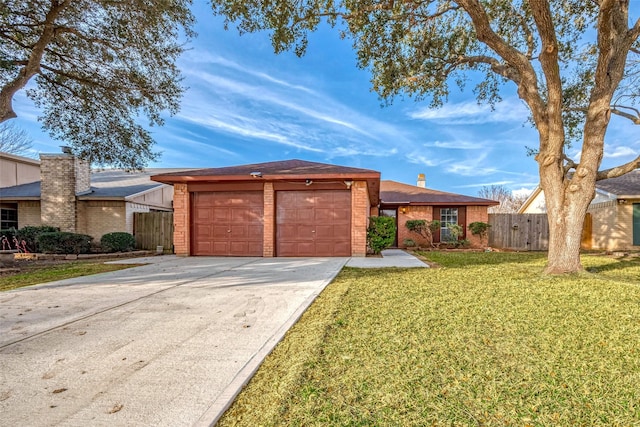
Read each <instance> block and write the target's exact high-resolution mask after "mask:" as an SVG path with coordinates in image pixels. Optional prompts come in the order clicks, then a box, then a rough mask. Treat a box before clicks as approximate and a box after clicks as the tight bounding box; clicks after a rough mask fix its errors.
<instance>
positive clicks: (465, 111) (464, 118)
mask: <svg viewBox="0 0 640 427" xmlns="http://www.w3.org/2000/svg"><path fill="white" fill-rule="evenodd" d="M528 115H529V110H528V109H527V108H526V106H525V105H524V104H523V103H522V102H521V101H520V100H518V99H517V98H509V99H507V100H504V101H502V102H500V103H498V104H496V105H495V109H494V110H491V106H490V105H487V104H478V103H477V102H474V101H467V102H461V103H457V104H445V105H443V106H442V107H441V108H430V107H425V108H422V109H420V110H418V111H414V112H412V113H410V114H409V117H411V118H412V119H419V120H427V121H434V122H437V123H442V124H484V123H500V122H517V121H519V122H524V121H525V120H527V117H528Z"/></svg>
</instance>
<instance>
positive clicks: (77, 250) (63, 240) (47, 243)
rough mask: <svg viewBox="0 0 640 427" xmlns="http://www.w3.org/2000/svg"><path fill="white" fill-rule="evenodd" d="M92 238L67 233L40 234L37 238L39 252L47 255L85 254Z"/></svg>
mask: <svg viewBox="0 0 640 427" xmlns="http://www.w3.org/2000/svg"><path fill="white" fill-rule="evenodd" d="M91 240H93V237H91V236H87V235H86V234H76V233H67V232H60V231H57V232H53V233H42V234H40V235H39V236H38V246H39V247H40V250H41V251H42V252H44V253H48V254H86V253H89V250H90V249H91Z"/></svg>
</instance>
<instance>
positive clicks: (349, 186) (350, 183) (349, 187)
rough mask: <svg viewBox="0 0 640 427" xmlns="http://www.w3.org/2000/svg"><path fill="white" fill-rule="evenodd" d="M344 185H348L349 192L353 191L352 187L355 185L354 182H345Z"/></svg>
mask: <svg viewBox="0 0 640 427" xmlns="http://www.w3.org/2000/svg"><path fill="white" fill-rule="evenodd" d="M344 185H346V186H347V190H350V189H351V186H352V185H353V181H345V182H344Z"/></svg>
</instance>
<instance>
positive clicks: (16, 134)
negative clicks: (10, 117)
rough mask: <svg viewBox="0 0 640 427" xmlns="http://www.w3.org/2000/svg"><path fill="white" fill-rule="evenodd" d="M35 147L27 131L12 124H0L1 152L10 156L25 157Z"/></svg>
mask: <svg viewBox="0 0 640 427" xmlns="http://www.w3.org/2000/svg"><path fill="white" fill-rule="evenodd" d="M32 145H33V140H32V139H31V137H29V134H28V133H27V131H26V130H24V129H20V128H18V127H17V126H16V125H15V124H13V123H11V122H7V123H2V124H0V151H2V152H4V153H9V154H19V155H25V154H27V153H28V152H29V150H30V149H31V147H32Z"/></svg>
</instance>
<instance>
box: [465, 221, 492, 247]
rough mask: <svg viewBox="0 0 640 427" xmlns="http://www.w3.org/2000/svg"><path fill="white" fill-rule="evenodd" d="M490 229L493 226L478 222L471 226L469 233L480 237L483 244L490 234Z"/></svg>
mask: <svg viewBox="0 0 640 427" xmlns="http://www.w3.org/2000/svg"><path fill="white" fill-rule="evenodd" d="M489 227H491V224H487V223H486V222H482V221H476V222H472V223H471V224H469V231H471V234H473V235H474V236H478V237H480V242H481V243H482V242H484V239H485V238H486V237H487V236H488V234H489Z"/></svg>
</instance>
